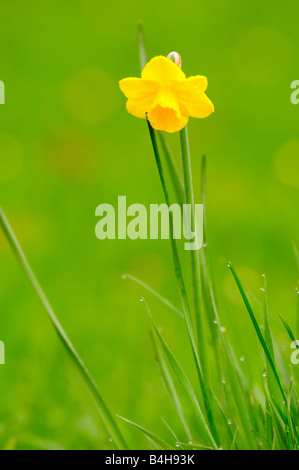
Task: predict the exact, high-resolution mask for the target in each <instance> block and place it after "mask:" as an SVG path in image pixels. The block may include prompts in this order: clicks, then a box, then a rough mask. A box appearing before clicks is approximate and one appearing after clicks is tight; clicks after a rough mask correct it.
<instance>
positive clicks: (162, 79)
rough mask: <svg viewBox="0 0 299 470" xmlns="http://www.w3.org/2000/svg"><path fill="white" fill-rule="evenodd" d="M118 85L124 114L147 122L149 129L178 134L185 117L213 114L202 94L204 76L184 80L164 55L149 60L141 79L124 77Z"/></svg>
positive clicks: (210, 104) (205, 97)
mask: <svg viewBox="0 0 299 470" xmlns="http://www.w3.org/2000/svg"><path fill="white" fill-rule="evenodd" d="M119 86H120V89H121V91H122V92H123V93H124V95H125V96H126V97H127V98H128V100H127V104H126V107H127V111H128V112H129V113H130V114H133V116H136V117H138V118H143V119H145V118H146V117H147V119H148V120H149V122H150V123H151V125H152V127H153V128H154V129H157V130H161V131H166V132H177V131H180V130H181V129H182V128H183V127H184V126H185V125H186V124H187V122H188V120H189V116H192V117H196V118H205V117H207V116H209V115H210V114H211V113H212V112H213V111H214V106H213V103H212V102H211V100H210V99H209V98H208V97H207V96H206V95H205V91H206V89H207V86H208V81H207V79H206V77H204V76H202V75H197V76H194V77H189V78H186V75H185V74H184V72H183V71H182V70H181V69H180V67H179V66H178V65H176V64H175V63H174V62H173V61H172V60H170V59H168V58H167V57H164V56H157V57H154V58H153V59H151V60H150V61H149V62H148V63H147V64H146V66H145V67H144V69H143V70H142V73H141V78H124V79H123V80H121V81H120V82H119Z"/></svg>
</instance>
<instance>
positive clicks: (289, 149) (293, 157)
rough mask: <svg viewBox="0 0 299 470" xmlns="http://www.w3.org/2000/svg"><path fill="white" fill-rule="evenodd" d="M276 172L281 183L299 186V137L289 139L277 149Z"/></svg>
mask: <svg viewBox="0 0 299 470" xmlns="http://www.w3.org/2000/svg"><path fill="white" fill-rule="evenodd" d="M274 172H275V175H276V177H277V178H278V179H279V181H280V182H281V183H284V184H286V185H287V186H292V187H294V188H299V139H294V140H289V141H287V142H285V143H284V144H283V145H282V146H281V147H280V148H279V149H278V150H277V152H276V154H275V157H274Z"/></svg>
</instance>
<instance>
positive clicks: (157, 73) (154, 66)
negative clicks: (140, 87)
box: [141, 56, 186, 86]
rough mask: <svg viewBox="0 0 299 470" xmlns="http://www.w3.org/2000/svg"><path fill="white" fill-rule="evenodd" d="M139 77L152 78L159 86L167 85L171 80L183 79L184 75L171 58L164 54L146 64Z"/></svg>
mask: <svg viewBox="0 0 299 470" xmlns="http://www.w3.org/2000/svg"><path fill="white" fill-rule="evenodd" d="M141 77H142V78H143V79H146V80H154V81H156V82H158V83H159V85H161V86H167V85H169V84H170V83H171V82H172V81H173V80H184V79H185V78H186V75H185V74H184V72H182V70H181V69H180V67H178V66H177V65H176V64H175V63H174V62H172V60H170V59H167V57H164V56H157V57H154V58H153V59H151V60H150V61H149V62H148V63H147V64H146V66H145V67H144V69H143V70H142V73H141Z"/></svg>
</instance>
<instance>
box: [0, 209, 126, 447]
mask: <svg viewBox="0 0 299 470" xmlns="http://www.w3.org/2000/svg"><path fill="white" fill-rule="evenodd" d="M0 226H1V228H2V230H3V232H4V235H5V237H6V239H7V241H8V242H9V244H10V246H11V248H12V250H13V252H14V254H15V256H16V258H17V260H18V262H19V263H20V265H21V267H22V268H23V270H24V272H25V274H26V275H27V277H28V279H29V281H30V283H31V285H32V286H33V288H34V290H35V292H36V294H37V296H38V297H39V299H40V301H41V303H42V304H43V306H44V308H45V310H46V312H47V314H48V316H49V318H50V320H51V322H52V325H53V326H54V328H55V330H56V332H57V334H58V336H59V338H60V340H61V342H62V344H63V346H64V347H65V349H66V351H67V352H68V353H69V355H70V357H71V359H72V360H73V363H74V364H75V366H76V367H77V370H78V372H79V373H80V375H81V377H82V378H83V382H84V383H85V385H86V386H87V388H88V391H89V393H90V395H91V397H92V398H93V401H94V403H95V405H96V407H97V409H98V411H99V413H100V415H101V417H102V420H103V422H104V423H105V425H106V428H107V430H108V432H109V434H110V435H111V437H112V439H113V441H114V442H115V444H116V445H117V447H118V448H119V449H127V445H126V443H125V440H124V438H123V436H122V434H121V432H120V430H119V428H118V426H117V424H116V422H115V420H114V418H113V416H112V415H111V413H110V411H109V410H108V408H107V406H106V404H105V402H104V400H103V399H102V397H101V395H100V393H99V391H98V388H97V386H96V384H95V382H94V381H93V379H92V378H91V376H90V374H89V372H88V370H87V369H86V367H85V365H84V363H83V361H82V359H81V358H80V356H79V354H78V353H77V351H76V350H75V348H74V346H73V345H72V343H71V341H70V339H69V338H68V336H67V334H66V333H65V331H64V329H63V327H62V325H61V324H60V322H59V320H58V319H57V317H56V315H55V313H54V311H53V309H52V307H51V305H50V303H49V301H48V299H47V297H46V295H45V293H44V292H43V290H42V288H41V286H40V284H39V283H38V281H37V279H36V277H35V275H34V273H33V271H32V269H31V267H30V265H29V263H28V261H27V259H26V257H25V255H24V253H23V250H22V248H21V246H20V244H19V242H18V240H17V238H16V236H15V234H14V232H13V230H12V228H11V226H10V225H9V222H8V220H7V219H6V217H5V214H4V212H3V210H2V209H1V208H0Z"/></svg>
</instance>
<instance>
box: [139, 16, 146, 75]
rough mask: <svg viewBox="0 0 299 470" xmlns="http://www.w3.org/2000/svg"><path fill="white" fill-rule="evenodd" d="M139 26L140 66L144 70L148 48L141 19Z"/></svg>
mask: <svg viewBox="0 0 299 470" xmlns="http://www.w3.org/2000/svg"><path fill="white" fill-rule="evenodd" d="M137 26H138V42H139V60H140V67H141V70H142V69H143V68H144V66H145V65H146V63H147V54H146V48H145V42H144V33H143V25H142V21H141V20H139V21H138V23H137Z"/></svg>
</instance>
